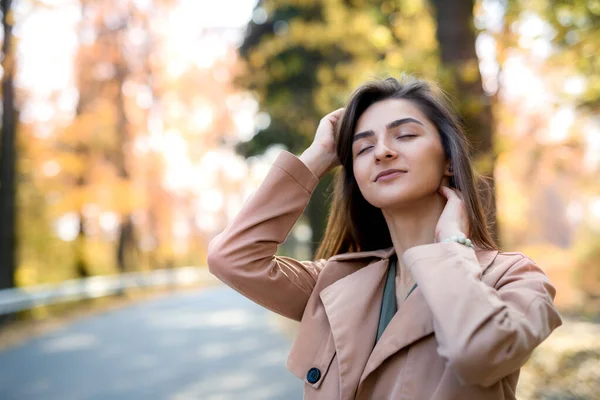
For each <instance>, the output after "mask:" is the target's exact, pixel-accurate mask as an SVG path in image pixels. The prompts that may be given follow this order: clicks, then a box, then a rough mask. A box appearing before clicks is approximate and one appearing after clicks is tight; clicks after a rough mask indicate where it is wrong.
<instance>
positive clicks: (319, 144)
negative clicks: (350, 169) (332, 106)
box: [300, 108, 344, 179]
mask: <svg viewBox="0 0 600 400" xmlns="http://www.w3.org/2000/svg"><path fill="white" fill-rule="evenodd" d="M343 113H344V109H343V108H339V109H337V110H335V111H333V112H331V113H329V114H327V115H326V116H324V117H323V118H322V119H321V121H320V122H319V126H318V127H317V132H316V133H315V138H314V139H313V142H312V144H311V145H310V146H309V147H308V149H306V150H305V151H304V153H302V155H301V156H300V160H301V161H302V162H303V163H304V164H305V165H306V166H307V167H308V168H309V169H310V170H311V171H312V172H313V173H314V174H315V175H316V176H317V177H318V178H319V179H320V178H322V177H323V176H324V175H325V174H327V172H328V171H329V170H331V169H332V168H333V167H335V166H337V165H339V163H340V161H339V159H338V156H337V154H336V151H335V134H334V133H335V126H336V124H337V122H338V121H339V119H340V118H341V116H342V114H343Z"/></svg>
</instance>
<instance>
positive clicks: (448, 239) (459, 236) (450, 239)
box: [440, 232, 475, 249]
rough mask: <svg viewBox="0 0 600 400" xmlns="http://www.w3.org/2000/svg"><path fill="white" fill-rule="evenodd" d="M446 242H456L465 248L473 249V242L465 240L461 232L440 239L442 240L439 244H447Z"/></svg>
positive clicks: (465, 237)
mask: <svg viewBox="0 0 600 400" xmlns="http://www.w3.org/2000/svg"><path fill="white" fill-rule="evenodd" d="M447 242H456V243H460V244H462V245H465V246H467V247H470V248H472V249H475V246H474V245H473V242H471V239H469V238H467V236H466V235H465V234H464V233H462V232H461V233H458V234H456V235H452V236H448V237H442V239H441V240H440V243H447Z"/></svg>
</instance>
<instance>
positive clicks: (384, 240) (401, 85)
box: [316, 76, 498, 258]
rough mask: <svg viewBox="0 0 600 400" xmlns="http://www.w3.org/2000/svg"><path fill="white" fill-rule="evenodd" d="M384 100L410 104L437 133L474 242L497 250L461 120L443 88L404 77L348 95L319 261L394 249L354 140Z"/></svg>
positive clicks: (339, 127)
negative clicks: (361, 184)
mask: <svg viewBox="0 0 600 400" xmlns="http://www.w3.org/2000/svg"><path fill="white" fill-rule="evenodd" d="M386 99H404V100H408V101H411V102H412V103H413V104H414V105H415V106H417V107H418V108H419V109H420V110H421V112H423V113H424V114H425V116H426V117H427V118H428V119H429V121H431V123H433V125H434V126H435V127H436V128H437V130H438V133H439V135H440V139H441V142H442V147H443V149H444V152H445V154H446V156H447V157H448V158H449V159H450V164H451V166H452V169H453V172H454V176H452V177H451V179H450V186H451V187H454V188H457V189H459V190H460V191H461V192H462V193H463V196H464V205H465V209H466V212H467V215H468V219H469V226H470V235H469V236H470V239H471V240H472V241H473V243H474V244H476V245H477V246H479V247H480V248H482V249H498V246H497V245H496V243H495V241H494V239H493V238H492V235H491V233H490V226H489V223H488V221H487V219H486V214H485V213H484V208H483V206H482V194H481V193H480V191H479V190H478V189H477V188H478V187H481V186H479V185H478V184H479V183H481V182H482V179H483V178H482V177H480V176H475V173H474V171H473V168H472V165H471V159H470V158H469V149H470V146H469V142H468V141H467V138H466V136H465V133H464V130H463V128H462V126H461V124H460V122H459V117H458V115H457V114H456V112H455V111H454V110H453V109H452V108H451V106H450V104H449V102H448V101H447V98H446V96H445V95H444V93H443V92H442V91H441V90H440V89H439V88H437V87H436V86H434V85H431V84H429V83H427V82H425V81H423V80H421V79H416V78H413V77H410V76H404V77H403V78H402V80H401V81H399V80H397V79H394V78H387V79H385V80H376V81H372V82H368V83H365V84H363V85H362V86H360V87H359V88H358V89H356V90H355V91H354V93H352V95H351V96H350V99H349V101H348V103H347V105H346V109H345V111H344V115H343V116H342V118H341V119H340V120H339V121H338V124H337V127H336V146H337V149H336V151H337V155H338V157H339V159H340V162H341V169H340V170H338V171H336V176H335V181H334V192H333V200H332V205H331V211H330V214H329V220H328V222H327V228H326V230H325V235H324V237H323V240H322V241H321V244H320V246H319V248H318V250H317V253H316V258H329V257H331V256H334V255H336V254H341V253H349V252H356V251H370V250H377V249H383V248H388V247H391V246H393V244H392V238H391V236H390V233H389V230H388V227H387V223H386V221H385V219H384V217H383V213H382V212H381V209H379V208H377V207H374V206H372V205H371V204H370V203H369V202H367V200H365V198H364V197H363V195H362V194H361V192H360V190H359V188H358V184H357V183H356V180H355V179H354V173H353V165H352V163H353V160H352V137H353V135H354V130H355V128H356V124H357V121H358V119H359V118H360V116H361V115H362V113H363V112H365V110H366V109H367V108H368V107H369V106H371V105H372V104H374V103H376V102H378V101H382V100H386Z"/></svg>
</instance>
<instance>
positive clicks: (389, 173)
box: [375, 169, 406, 182]
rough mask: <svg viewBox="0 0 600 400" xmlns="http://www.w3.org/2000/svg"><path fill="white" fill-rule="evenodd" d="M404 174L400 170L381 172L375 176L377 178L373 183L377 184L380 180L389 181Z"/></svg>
mask: <svg viewBox="0 0 600 400" xmlns="http://www.w3.org/2000/svg"><path fill="white" fill-rule="evenodd" d="M405 172H406V171H404V170H401V169H386V170H385V171H381V172H380V173H378V174H377V176H376V177H375V182H377V181H378V180H380V179H391V178H393V177H395V176H398V175H401V174H403V173H405Z"/></svg>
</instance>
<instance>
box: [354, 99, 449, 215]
mask: <svg viewBox="0 0 600 400" xmlns="http://www.w3.org/2000/svg"><path fill="white" fill-rule="evenodd" d="M352 159H353V170H354V178H355V179H356V182H357V183H358V187H359V189H360V191H361V193H362V195H363V196H364V198H365V199H366V200H367V201H368V202H369V203H370V204H372V205H373V206H375V207H378V208H381V209H393V208H397V207H403V206H407V205H410V204H414V203H416V202H418V201H419V200H420V199H423V198H425V197H427V196H431V195H433V194H435V193H436V191H437V190H438V188H439V187H440V184H441V183H442V180H443V178H444V176H450V175H451V174H450V173H449V172H448V171H447V169H448V167H449V166H450V163H449V161H447V160H446V156H445V154H444V150H443V148H442V143H441V140H440V137H439V134H438V132H437V129H436V128H435V126H434V125H433V124H432V123H431V122H430V121H429V120H428V119H427V118H426V117H425V115H424V114H423V113H422V112H421V111H420V110H419V108H418V107H417V106H415V105H414V104H413V103H411V102H410V101H408V100H401V99H387V100H382V101H379V102H377V103H374V104H372V105H371V106H370V107H369V108H367V109H366V110H365V112H364V113H363V114H362V115H361V116H360V118H359V120H358V122H357V124H356V130H355V132H354V137H353V143H352ZM382 173H383V174H384V175H381V174H382ZM386 173H388V174H387V175H385V174H386ZM446 183H447V182H446Z"/></svg>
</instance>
